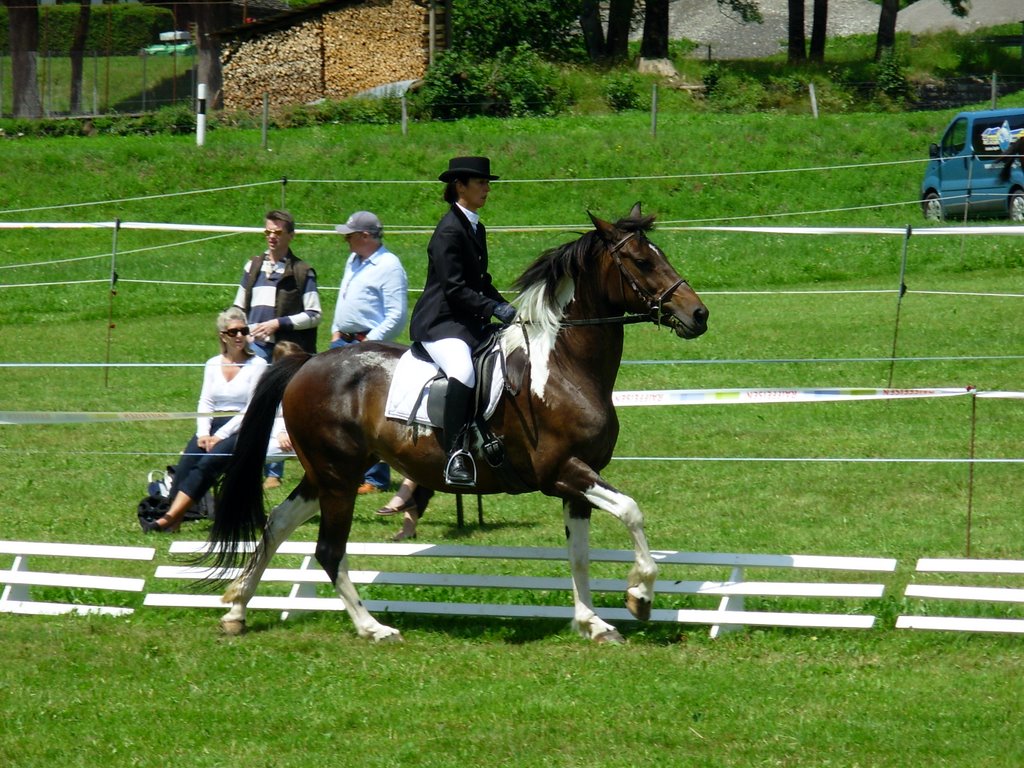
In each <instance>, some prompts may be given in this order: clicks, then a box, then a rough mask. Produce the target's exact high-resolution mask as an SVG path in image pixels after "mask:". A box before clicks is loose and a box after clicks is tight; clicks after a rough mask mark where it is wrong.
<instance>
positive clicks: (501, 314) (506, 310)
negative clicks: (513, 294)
mask: <svg viewBox="0 0 1024 768" xmlns="http://www.w3.org/2000/svg"><path fill="white" fill-rule="evenodd" d="M494 316H495V317H496V318H498V319H499V320H501V322H503V323H504V324H505V325H510V324H511V323H512V321H513V320H515V319H516V308H515V307H513V306H512V305H511V304H509V303H508V302H502V303H501V304H499V305H498V306H496V307H495V308H494Z"/></svg>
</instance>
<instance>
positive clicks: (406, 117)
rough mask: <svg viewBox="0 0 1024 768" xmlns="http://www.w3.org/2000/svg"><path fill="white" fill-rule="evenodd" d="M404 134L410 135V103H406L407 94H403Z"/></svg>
mask: <svg viewBox="0 0 1024 768" xmlns="http://www.w3.org/2000/svg"><path fill="white" fill-rule="evenodd" d="M402 135H403V136H408V135H409V105H408V104H406V101H405V94H404V93H403V94H402Z"/></svg>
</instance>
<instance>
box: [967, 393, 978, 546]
mask: <svg viewBox="0 0 1024 768" xmlns="http://www.w3.org/2000/svg"><path fill="white" fill-rule="evenodd" d="M977 426H978V393H977V392H972V393H971V445H970V459H971V460H970V462H969V463H968V464H967V466H968V467H969V469H968V470H967V541H966V545H965V551H964V557H970V556H971V518H972V517H973V514H974V445H975V439H974V438H975V434H976V432H977Z"/></svg>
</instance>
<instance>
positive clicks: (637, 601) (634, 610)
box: [626, 592, 651, 621]
mask: <svg viewBox="0 0 1024 768" xmlns="http://www.w3.org/2000/svg"><path fill="white" fill-rule="evenodd" d="M626 608H627V609H628V610H629V612H630V613H631V614H632V615H633V616H634V617H635V618H636V619H637V620H639V621H648V620H650V618H651V601H650V600H643V599H641V598H639V597H637V596H636V595H634V594H632V593H630V592H627V593H626Z"/></svg>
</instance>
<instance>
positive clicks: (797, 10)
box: [786, 0, 807, 64]
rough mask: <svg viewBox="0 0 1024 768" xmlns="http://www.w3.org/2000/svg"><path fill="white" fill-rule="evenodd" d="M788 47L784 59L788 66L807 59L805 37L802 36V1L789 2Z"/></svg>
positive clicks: (790, 0) (791, 0) (792, 0)
mask: <svg viewBox="0 0 1024 768" xmlns="http://www.w3.org/2000/svg"><path fill="white" fill-rule="evenodd" d="M787 31H788V35H789V46H788V48H787V50H786V59H787V61H789V63H790V64H793V63H795V62H798V61H805V60H806V59H807V49H806V37H805V36H804V0H789V23H788V26H787Z"/></svg>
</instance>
